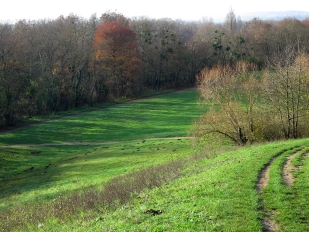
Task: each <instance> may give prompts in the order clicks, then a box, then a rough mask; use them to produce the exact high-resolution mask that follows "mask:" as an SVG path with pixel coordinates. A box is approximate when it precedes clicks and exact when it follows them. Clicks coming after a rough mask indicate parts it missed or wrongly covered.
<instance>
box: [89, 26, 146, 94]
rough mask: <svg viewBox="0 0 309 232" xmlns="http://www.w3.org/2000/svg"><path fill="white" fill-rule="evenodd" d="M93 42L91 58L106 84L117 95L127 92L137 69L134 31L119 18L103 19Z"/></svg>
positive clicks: (137, 71)
mask: <svg viewBox="0 0 309 232" xmlns="http://www.w3.org/2000/svg"><path fill="white" fill-rule="evenodd" d="M93 46H94V59H95V62H96V63H97V64H98V66H99V67H98V70H99V71H101V72H103V73H104V74H105V76H106V78H107V84H108V85H109V86H110V88H111V89H113V90H114V91H116V92H118V95H119V96H124V95H127V92H128V90H129V89H130V90H131V89H132V88H133V87H134V85H135V83H136V82H137V81H138V80H137V79H138V78H139V77H140V73H141V72H140V70H141V63H142V62H141V60H140V58H139V55H138V49H137V43H136V36H135V33H134V32H133V31H132V30H130V29H129V28H126V27H124V26H122V25H121V24H120V23H119V22H105V23H103V24H101V25H99V26H98V28H97V31H96V33H95V38H94V42H93Z"/></svg>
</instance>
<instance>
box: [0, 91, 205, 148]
mask: <svg viewBox="0 0 309 232" xmlns="http://www.w3.org/2000/svg"><path fill="white" fill-rule="evenodd" d="M196 98H197V92H196V91H195V90H190V91H185V92H175V93H172V94H168V95H164V96H160V97H156V98H151V99H145V100H142V101H139V102H135V103H134V104H120V105H118V106H116V107H110V108H106V109H101V110H96V111H92V112H88V113H85V114H80V115H75V116H72V117H69V118H63V119H60V120H57V121H52V122H46V123H43V124H39V125H36V126H32V127H29V128H24V129H20V130H16V131H13V132H9V133H6V134H0V145H9V144H32V143H49V142H53V143H63V142H78V141H83V142H111V141H119V140H135V139H145V138H156V137H158V138H163V137H173V136H186V135H187V133H188V130H189V129H190V127H191V125H192V122H193V121H194V120H195V119H196V118H198V117H199V116H200V115H201V114H202V112H205V110H206V109H205V108H203V107H197V101H196Z"/></svg>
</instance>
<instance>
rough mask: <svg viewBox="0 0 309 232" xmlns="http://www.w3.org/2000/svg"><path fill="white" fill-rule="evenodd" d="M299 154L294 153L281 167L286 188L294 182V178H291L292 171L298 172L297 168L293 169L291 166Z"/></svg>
mask: <svg viewBox="0 0 309 232" xmlns="http://www.w3.org/2000/svg"><path fill="white" fill-rule="evenodd" d="M298 154H299V152H297V153H294V154H293V155H291V156H289V157H288V158H287V161H286V163H285V164H284V166H283V171H282V177H283V181H284V183H285V185H286V186H288V187H291V185H292V184H293V182H294V181H295V177H294V176H293V171H296V170H299V167H295V166H294V165H293V164H292V160H293V159H294V158H295V157H296V156H297V155H298Z"/></svg>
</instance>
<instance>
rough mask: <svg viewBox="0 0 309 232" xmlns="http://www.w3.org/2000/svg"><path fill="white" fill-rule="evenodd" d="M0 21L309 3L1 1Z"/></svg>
mask: <svg viewBox="0 0 309 232" xmlns="http://www.w3.org/2000/svg"><path fill="white" fill-rule="evenodd" d="M1 1H2V3H1V5H0V21H10V22H15V21H16V20H20V19H26V20H38V19H55V18H57V17H59V16H60V15H63V16H67V15H69V14H70V13H73V14H76V15H78V16H81V17H84V18H86V19H88V18H90V16H91V15H93V14H96V15H97V16H98V17H100V16H101V14H103V13H105V12H107V11H115V12H117V13H122V14H123V15H124V16H126V17H130V18H131V17H139V16H146V17H149V18H171V19H174V20H176V19H181V20H194V21H198V20H202V19H203V18H208V19H210V18H212V19H214V20H217V19H219V18H221V19H224V18H225V16H226V14H227V13H228V12H229V10H230V8H232V9H233V10H234V12H235V14H236V15H239V14H241V13H248V12H265V11H288V10H299V11H307V12H309V1H308V0H292V1H288V0H254V1H252V0H247V1H245V0H148V1H147V0H1Z"/></svg>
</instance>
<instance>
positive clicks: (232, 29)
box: [0, 10, 309, 127]
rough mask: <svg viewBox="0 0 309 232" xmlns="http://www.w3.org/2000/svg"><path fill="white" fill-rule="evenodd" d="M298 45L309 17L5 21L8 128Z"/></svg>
mask: <svg viewBox="0 0 309 232" xmlns="http://www.w3.org/2000/svg"><path fill="white" fill-rule="evenodd" d="M286 47H293V49H294V50H297V49H302V51H303V52H305V53H308V49H309V19H307V20H304V21H298V20H296V19H285V20H282V21H262V20H259V19H253V20H251V21H249V22H242V21H241V19H239V18H236V16H235V14H234V12H233V11H232V10H231V12H229V14H228V15H227V17H226V20H225V22H224V23H220V24H217V23H214V22H212V21H202V22H184V21H179V20H177V21H175V20H171V19H159V20H155V19H149V18H134V19H128V18H126V17H124V16H123V15H122V14H118V13H111V12H107V13H105V14H103V15H102V16H101V17H100V18H96V17H95V16H93V17H91V18H90V19H83V18H81V17H79V16H76V15H70V16H68V17H63V16H60V17H59V18H57V19H55V20H38V21H25V20H21V21H19V22H17V23H15V24H8V23H0V127H3V126H12V125H15V124H16V123H17V122H18V121H20V120H23V119H24V118H27V117H32V116H35V115H42V114H50V113H53V112H57V111H61V110H69V109H73V108H75V107H79V106H83V105H92V104H94V103H99V102H104V101H110V100H113V99H115V98H119V97H123V96H136V95H139V94H140V93H142V92H144V91H148V90H159V89H162V88H179V87H185V86H192V85H194V84H195V75H196V73H198V72H199V71H200V70H202V69H203V68H204V67H205V66H206V67H212V66H214V65H216V64H218V63H220V64H233V63H235V62H237V61H250V62H253V63H255V64H256V65H257V66H258V67H259V68H262V67H263V65H264V64H265V63H267V62H268V63H269V62H271V61H272V60H274V58H276V57H274V54H279V53H280V52H283V51H285V50H286Z"/></svg>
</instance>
